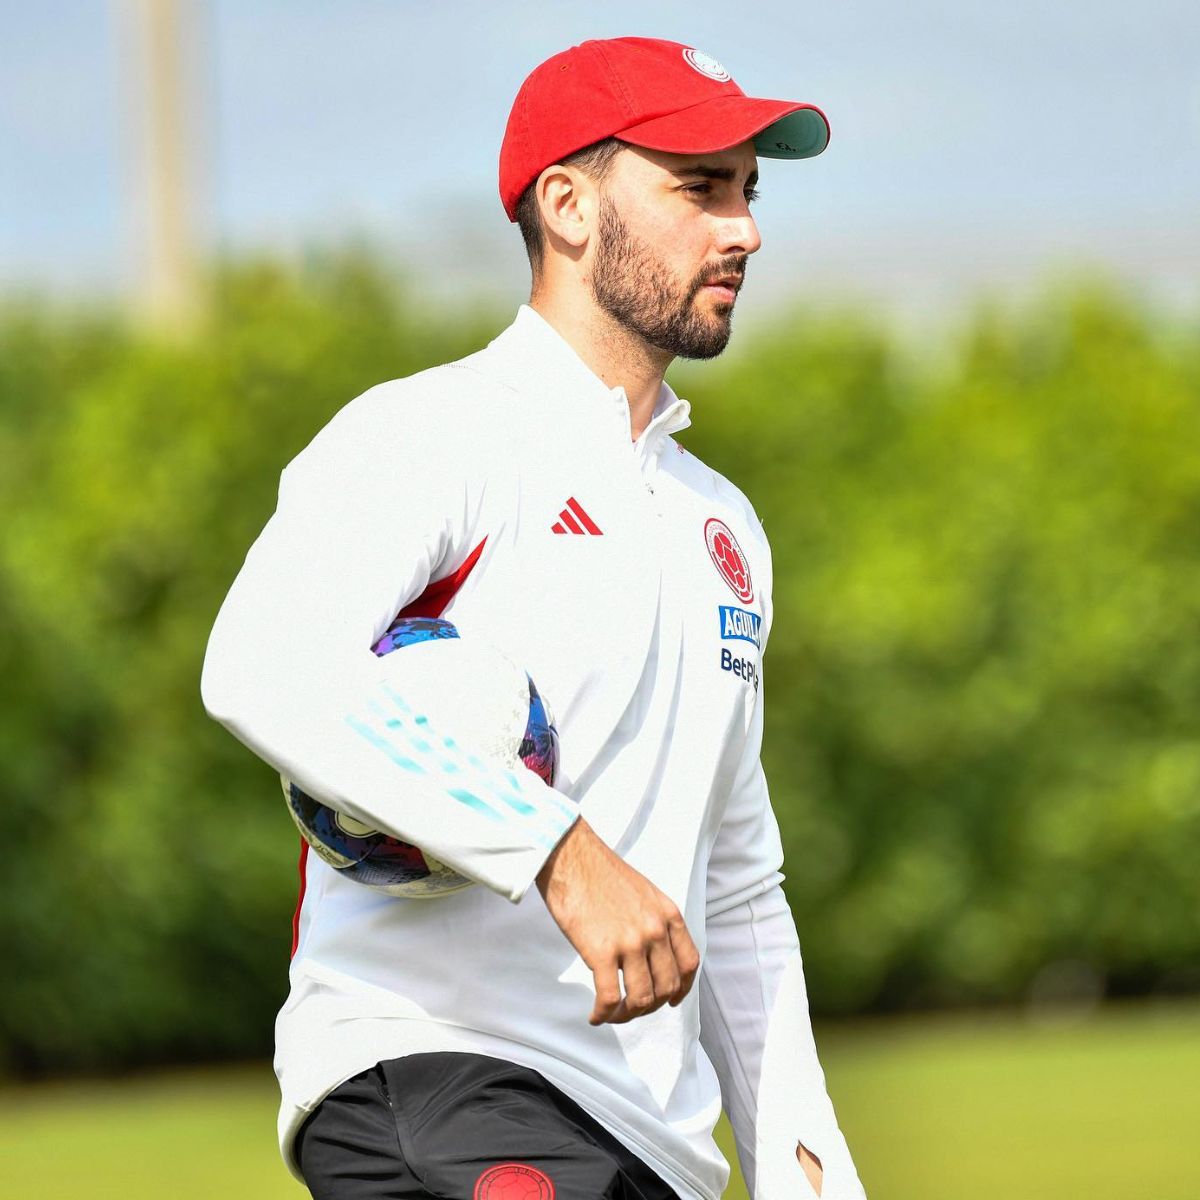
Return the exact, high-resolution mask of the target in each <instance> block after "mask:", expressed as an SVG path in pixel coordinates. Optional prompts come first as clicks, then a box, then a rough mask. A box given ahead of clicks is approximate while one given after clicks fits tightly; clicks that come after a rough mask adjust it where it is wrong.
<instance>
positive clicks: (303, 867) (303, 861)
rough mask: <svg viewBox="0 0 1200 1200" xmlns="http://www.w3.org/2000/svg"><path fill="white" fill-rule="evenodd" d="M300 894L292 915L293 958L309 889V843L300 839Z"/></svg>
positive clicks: (298, 940) (297, 944) (298, 943)
mask: <svg viewBox="0 0 1200 1200" xmlns="http://www.w3.org/2000/svg"><path fill="white" fill-rule="evenodd" d="M298 866H299V870H300V894H299V895H298V896H297V897H296V911H295V913H293V915H292V955H291V956H292V958H295V957H296V948H297V947H298V946H299V945H300V909H301V908H303V907H304V892H305V889H306V888H307V887H308V843H307V842H306V841H305V840H304V839H303V838H301V839H300V862H299V864H298Z"/></svg>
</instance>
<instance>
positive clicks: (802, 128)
mask: <svg viewBox="0 0 1200 1200" xmlns="http://www.w3.org/2000/svg"><path fill="white" fill-rule="evenodd" d="M609 137H617V138H620V139H621V141H623V142H629V143H631V144H632V145H634V146H645V147H646V148H647V149H649V150H665V151H668V152H670V153H674V154H705V153H711V152H713V151H717V150H727V149H728V148H729V147H730V146H737V145H740V144H741V143H742V142H744V141H747V140H749V139H750V138H753V139H754V149H755V151H756V153H758V154H759V155H760V156H762V157H763V158H812V157H813V155H815V154H820V153H821V151H822V150H824V149H825V147H826V146H827V145H829V122H828V121H827V120H826V119H825V114H824V113H823V112H822V111H821V110H820V109H819V108H817V107H816V105H813V104H800V103H798V102H796V101H792V100H757V99H755V98H753V97H751V96H747V95H746V93H745V92H743V91H742V89H741V88H740V87H738V85H737V84H736V83H734V81H733V79H732V78H731V77H730V74H729V72H728V71H726V70H725V68H724V67H723V66H721V64H720V63H719V62H717V60H716V59H715V58H712V57H710V56H709V55H707V54H704V53H703V52H702V51H700V50H696V49H695V48H693V47H692V46H683V45H680V43H679V42H665V41H662V40H660V39H659V38H637V37H624V38H611V39H609V40H607V41H595V40H593V41H587V42H581V43H580V44H579V45H578V46H572V47H571V48H570V49H569V50H564V51H563V52H562V53H561V54H556V55H554V57H553V58H548V59H546V61H545V62H544V63H542V64H541V65H540V66H538V67H535V68H534V69H533V71H532V72H531V73H530V75H529V77H528V78H527V79H526V80H525V82H524V83H523V84H521V90H520V91H519V92H518V93H517V98H516V99H515V100H514V101H513V106H512V112H510V113H509V114H508V127H507V128H506V129H505V131H504V142H503V144H502V145H501V147H500V199H501V201H502V203H503V204H504V211H505V212H506V213H507V214H508V219H509V220H510V221H515V220H516V219H517V217H516V213H517V201H518V200H519V199H520V198H521V193H522V192H524V190H525V189H526V188H527V187H528V186H529V185H530V184H531V183H532V182H533V181H534V180H535V179H536V178H537V177H538V176H539V175H540V174H541V173H542V172H543V171H544V170H545V169H546V168H547V167H548V166H550V165H551V163H556V162H558V161H559V160H560V159H563V158H565V157H566V156H567V155H568V154H573V153H574V152H575V151H576V150H582V149H583V148H584V146H590V145H591V144H592V143H593V142H599V141H602V140H603V139H604V138H609Z"/></svg>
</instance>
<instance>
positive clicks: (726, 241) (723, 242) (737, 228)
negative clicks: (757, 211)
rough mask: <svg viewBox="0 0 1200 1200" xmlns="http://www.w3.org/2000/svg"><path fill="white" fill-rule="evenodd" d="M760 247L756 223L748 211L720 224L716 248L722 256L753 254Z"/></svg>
mask: <svg viewBox="0 0 1200 1200" xmlns="http://www.w3.org/2000/svg"><path fill="white" fill-rule="evenodd" d="M761 245H762V238H761V237H760V236H759V233H758V223H757V222H756V221H755V220H754V217H753V215H752V214H751V212H750V210H749V209H747V210H746V211H745V212H744V213H742V214H741V215H740V216H737V217H730V218H728V219H727V220H726V221H723V222H722V224H721V232H720V235H719V237H718V241H717V248H718V249H719V250H720V252H721V253H722V254H723V255H730V254H753V253H754V252H755V251H756V250H757V249H758V248H759V246H761Z"/></svg>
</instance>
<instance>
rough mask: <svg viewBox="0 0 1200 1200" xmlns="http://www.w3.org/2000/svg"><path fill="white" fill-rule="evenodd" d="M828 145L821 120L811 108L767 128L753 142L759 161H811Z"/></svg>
mask: <svg viewBox="0 0 1200 1200" xmlns="http://www.w3.org/2000/svg"><path fill="white" fill-rule="evenodd" d="M828 144H829V131H828V130H827V129H826V127H825V121H824V118H823V117H822V116H821V114H820V113H818V112H814V111H813V110H812V109H811V108H801V109H799V110H798V111H796V112H794V113H788V115H787V116H786V117H780V118H779V120H778V121H775V122H774V123H772V124H770V125H768V126H767V127H766V129H764V130H763V131H762V133H760V134H758V135H756V137H755V138H754V150H755V153H756V154H758V155H759V156H760V157H762V158H812V157H813V155H815V154H820V153H821V151H822V150H824V149H825V147H826V146H827V145H828Z"/></svg>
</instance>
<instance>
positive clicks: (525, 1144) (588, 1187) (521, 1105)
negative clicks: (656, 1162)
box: [296, 1053, 677, 1200]
mask: <svg viewBox="0 0 1200 1200" xmlns="http://www.w3.org/2000/svg"><path fill="white" fill-rule="evenodd" d="M296 1159H297V1161H298V1162H299V1164H300V1169H301V1171H302V1172H303V1173H304V1180H305V1182H306V1183H307V1184H308V1188H309V1191H311V1192H312V1194H313V1196H314V1198H315V1200H427V1198H429V1197H436V1198H437V1200H677V1197H676V1195H675V1193H674V1192H673V1191H672V1190H671V1189H670V1188H669V1187H667V1185H666V1184H665V1183H664V1182H663V1181H662V1180H661V1179H660V1178H659V1177H658V1176H657V1175H656V1174H655V1173H654V1172H653V1171H652V1170H651V1169H650V1168H649V1167H648V1166H646V1164H645V1163H644V1162H642V1161H641V1159H639V1158H637V1157H636V1156H635V1155H634V1154H632V1153H631V1152H630V1151H629V1150H627V1149H626V1148H625V1147H624V1146H623V1145H622V1144H621V1143H620V1142H618V1141H617V1139H616V1138H614V1137H613V1136H612V1134H610V1133H609V1132H608V1131H607V1130H606V1129H604V1127H603V1126H601V1125H600V1124H598V1123H597V1122H596V1121H595V1120H593V1119H592V1118H591V1117H590V1116H588V1114H587V1113H586V1112H584V1110H583V1109H582V1108H580V1107H579V1105H578V1104H576V1103H575V1102H574V1101H573V1100H571V1099H569V1098H568V1097H567V1096H565V1095H564V1094H563V1093H562V1092H560V1091H559V1090H558V1089H557V1088H555V1087H553V1086H552V1085H551V1084H549V1083H547V1082H546V1080H545V1079H543V1078H542V1076H540V1075H539V1074H538V1073H537V1072H536V1071H530V1070H528V1069H527V1068H525V1067H518V1066H516V1065H514V1064H513V1063H510V1062H506V1061H504V1060H503V1059H498V1058H488V1057H486V1056H485V1055H482V1054H455V1053H439V1054H412V1055H408V1056H406V1057H404V1058H393V1059H389V1060H388V1061H387V1062H382V1063H379V1064H378V1065H377V1066H374V1067H372V1068H371V1069H370V1070H369V1071H364V1072H363V1073H362V1074H361V1075H356V1076H355V1077H354V1078H353V1079H348V1080H347V1081H346V1082H345V1083H343V1084H342V1085H341V1086H340V1087H338V1088H335V1089H334V1090H333V1091H332V1092H331V1093H330V1094H329V1095H328V1096H326V1097H325V1099H324V1100H323V1101H322V1102H321V1104H320V1105H318V1107H317V1109H316V1111H315V1112H314V1113H313V1114H312V1116H311V1117H309V1118H308V1120H307V1121H306V1122H305V1123H304V1125H303V1127H302V1128H301V1130H300V1132H299V1134H298V1135H297V1138H296Z"/></svg>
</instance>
